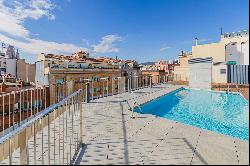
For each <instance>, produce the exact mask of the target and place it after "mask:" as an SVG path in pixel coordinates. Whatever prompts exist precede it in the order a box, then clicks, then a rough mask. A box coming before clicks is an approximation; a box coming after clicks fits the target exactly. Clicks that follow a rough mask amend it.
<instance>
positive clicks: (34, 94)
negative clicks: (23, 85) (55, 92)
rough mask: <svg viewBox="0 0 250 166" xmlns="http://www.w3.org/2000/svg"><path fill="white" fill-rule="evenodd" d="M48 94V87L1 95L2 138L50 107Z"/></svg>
mask: <svg viewBox="0 0 250 166" xmlns="http://www.w3.org/2000/svg"><path fill="white" fill-rule="evenodd" d="M48 93H49V89H48V87H40V88H30V89H24V90H20V91H13V92H11V93H6V94H2V95H0V136H3V135H5V134H6V132H9V131H11V130H14V129H15V128H16V127H18V126H20V124H21V123H22V122H23V121H24V120H27V119H28V118H29V117H32V116H33V115H35V114H37V113H38V112H40V111H42V110H43V109H45V108H46V107H48V106H49V95H48Z"/></svg>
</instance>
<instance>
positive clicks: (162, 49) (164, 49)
mask: <svg viewBox="0 0 250 166" xmlns="http://www.w3.org/2000/svg"><path fill="white" fill-rule="evenodd" d="M169 48H171V47H169V46H167V47H162V48H160V51H161V52H163V51H166V50H167V49H169Z"/></svg>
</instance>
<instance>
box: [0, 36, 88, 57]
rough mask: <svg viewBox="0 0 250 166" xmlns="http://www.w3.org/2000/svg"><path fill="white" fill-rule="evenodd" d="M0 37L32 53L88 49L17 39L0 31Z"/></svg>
mask: <svg viewBox="0 0 250 166" xmlns="http://www.w3.org/2000/svg"><path fill="white" fill-rule="evenodd" d="M0 39H2V40H3V41H5V42H6V43H8V44H11V45H14V46H16V47H17V48H21V49H22V50H23V51H24V52H27V53H31V54H39V53H42V52H43V53H54V54H56V53H58V54H59V53H61V54H64V53H70V54H71V53H74V52H76V51H80V50H87V49H86V48H82V47H78V46H75V45H73V44H69V43H56V42H50V41H44V40H40V39H31V38H27V39H26V40H16V39H12V38H10V37H7V36H5V35H2V34H1V33H0Z"/></svg>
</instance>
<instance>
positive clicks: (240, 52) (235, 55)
mask: <svg viewBox="0 0 250 166" xmlns="http://www.w3.org/2000/svg"><path fill="white" fill-rule="evenodd" d="M228 61H235V62H236V64H237V65H249V42H243V43H242V42H235V43H234V44H233V43H229V44H227V46H226V62H228Z"/></svg>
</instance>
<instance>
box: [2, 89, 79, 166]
mask: <svg viewBox="0 0 250 166" xmlns="http://www.w3.org/2000/svg"><path fill="white" fill-rule="evenodd" d="M82 92H83V91H82V90H81V89H79V90H77V91H76V92H74V93H72V94H70V95H68V96H67V97H66V98H64V99H62V100H61V101H60V102H58V103H57V104H53V105H51V106H50V107H48V108H46V109H44V110H43V111H41V112H39V113H38V114H36V116H34V117H32V118H31V119H29V120H28V121H25V122H24V123H22V124H20V126H18V127H17V128H15V130H13V131H11V132H9V133H7V134H5V135H4V136H2V137H0V165H4V164H8V165H9V164H10V165H17V164H23V165H24V164H34V165H40V164H42V165H47V164H62V165H64V164H72V162H73V161H74V157H75V154H77V152H78V150H79V149H80V147H81V146H82V142H83V140H82V139H83V118H82V114H83V109H82Z"/></svg>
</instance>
